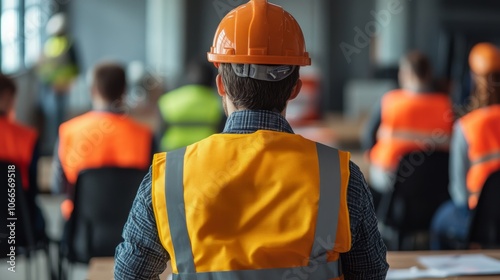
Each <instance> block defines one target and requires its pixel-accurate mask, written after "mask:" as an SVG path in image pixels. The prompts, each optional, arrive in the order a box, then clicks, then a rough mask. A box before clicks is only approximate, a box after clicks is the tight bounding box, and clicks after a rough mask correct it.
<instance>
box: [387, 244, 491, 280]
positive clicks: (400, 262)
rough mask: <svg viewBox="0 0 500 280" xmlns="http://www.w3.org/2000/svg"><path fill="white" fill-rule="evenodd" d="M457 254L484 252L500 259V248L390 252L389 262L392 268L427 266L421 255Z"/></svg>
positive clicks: (480, 279)
mask: <svg viewBox="0 0 500 280" xmlns="http://www.w3.org/2000/svg"><path fill="white" fill-rule="evenodd" d="M450 254H451V255H456V254H484V255H486V256H489V257H492V258H495V259H499V260H500V250H478V251H413V252H388V253H387V262H388V263H389V265H390V266H391V268H410V267H413V266H416V267H418V268H425V267H423V266H422V265H420V264H419V263H418V261H417V258H418V257H421V256H430V255H432V256H436V255H450ZM421 279H438V278H421ZM439 279H457V280H476V279H477V280H490V279H491V280H493V279H496V280H498V279H500V275H496V276H461V277H457V276H453V277H448V278H439Z"/></svg>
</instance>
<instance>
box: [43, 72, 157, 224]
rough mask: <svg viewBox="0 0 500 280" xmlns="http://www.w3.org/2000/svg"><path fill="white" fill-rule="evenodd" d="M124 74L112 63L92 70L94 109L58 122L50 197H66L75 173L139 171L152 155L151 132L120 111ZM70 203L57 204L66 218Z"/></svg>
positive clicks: (69, 192)
mask: <svg viewBox="0 0 500 280" xmlns="http://www.w3.org/2000/svg"><path fill="white" fill-rule="evenodd" d="M125 79H126V78H125V70H124V69H123V67H122V66H120V65H118V64H114V63H102V64H99V65H97V66H96V68H95V70H94V74H93V83H92V87H91V94H92V107H93V110H92V111H91V112H88V113H86V114H83V115H81V116H78V117H76V118H74V119H72V120H69V121H67V122H65V123H63V124H62V125H61V126H60V128H59V140H58V143H57V144H56V148H55V150H54V160H55V162H54V176H53V182H54V184H53V192H56V193H61V192H66V193H68V195H69V197H70V198H71V196H72V193H73V186H74V185H75V183H76V180H77V178H78V173H80V171H82V170H85V169H89V168H99V167H103V166H116V167H132V168H143V169H147V167H148V166H149V165H150V163H151V158H152V155H153V153H154V151H155V144H154V135H153V133H152V131H151V130H150V129H149V128H148V127H146V126H144V125H141V124H139V123H136V122H135V121H134V120H132V119H131V118H130V117H129V116H127V115H126V112H127V111H126V110H124V108H125V107H124V106H126V105H125V104H124V100H123V98H124V95H125V91H126V80H125ZM72 210H73V202H72V200H71V199H67V200H65V201H64V202H63V204H62V205H61V211H62V214H63V217H64V218H66V219H68V218H69V216H70V214H71V212H72Z"/></svg>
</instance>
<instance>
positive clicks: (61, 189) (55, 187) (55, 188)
mask: <svg viewBox="0 0 500 280" xmlns="http://www.w3.org/2000/svg"><path fill="white" fill-rule="evenodd" d="M69 185H70V184H69V182H68V179H66V175H65V174H64V170H63V168H62V164H61V159H60V158H59V139H58V140H56V144H55V146H54V154H53V156H52V185H51V191H52V193H54V194H62V193H65V192H68V191H69V190H70V188H69Z"/></svg>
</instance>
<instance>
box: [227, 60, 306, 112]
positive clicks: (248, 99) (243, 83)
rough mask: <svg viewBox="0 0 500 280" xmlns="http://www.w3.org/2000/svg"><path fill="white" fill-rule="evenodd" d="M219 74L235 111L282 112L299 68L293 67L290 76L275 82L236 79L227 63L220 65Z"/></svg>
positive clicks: (295, 82)
mask: <svg viewBox="0 0 500 280" xmlns="http://www.w3.org/2000/svg"><path fill="white" fill-rule="evenodd" d="M219 73H220V75H221V76H222V82H223V83H224V87H225V89H226V94H227V95H228V96H229V97H230V98H231V100H232V102H233V104H234V106H235V107H236V109H241V108H245V109H248V110H268V111H275V112H282V111H283V110H284V109H285V107H286V103H287V101H288V99H289V98H290V96H291V94H292V90H293V88H294V87H295V85H296V84H297V81H298V79H299V67H295V69H294V70H293V72H292V73H291V74H290V76H288V77H286V78H285V79H283V80H281V81H277V82H270V81H261V80H255V79H252V78H242V77H238V76H237V75H236V74H235V73H234V71H233V68H232V67H231V64H227V63H222V64H221V65H220V67H219Z"/></svg>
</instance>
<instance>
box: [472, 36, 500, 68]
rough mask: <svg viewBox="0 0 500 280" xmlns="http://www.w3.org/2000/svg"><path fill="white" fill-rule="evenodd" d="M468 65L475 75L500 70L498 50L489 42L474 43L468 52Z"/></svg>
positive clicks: (499, 53) (499, 51) (499, 52)
mask: <svg viewBox="0 0 500 280" xmlns="http://www.w3.org/2000/svg"><path fill="white" fill-rule="evenodd" d="M469 66H470V69H471V71H472V72H473V73H474V74H476V75H483V76H484V75H488V74H490V73H493V72H500V50H499V49H498V48H497V47H496V46H495V45H493V44H490V43H479V44H477V45H475V46H474V47H473V48H472V50H471V51H470V54H469Z"/></svg>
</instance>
